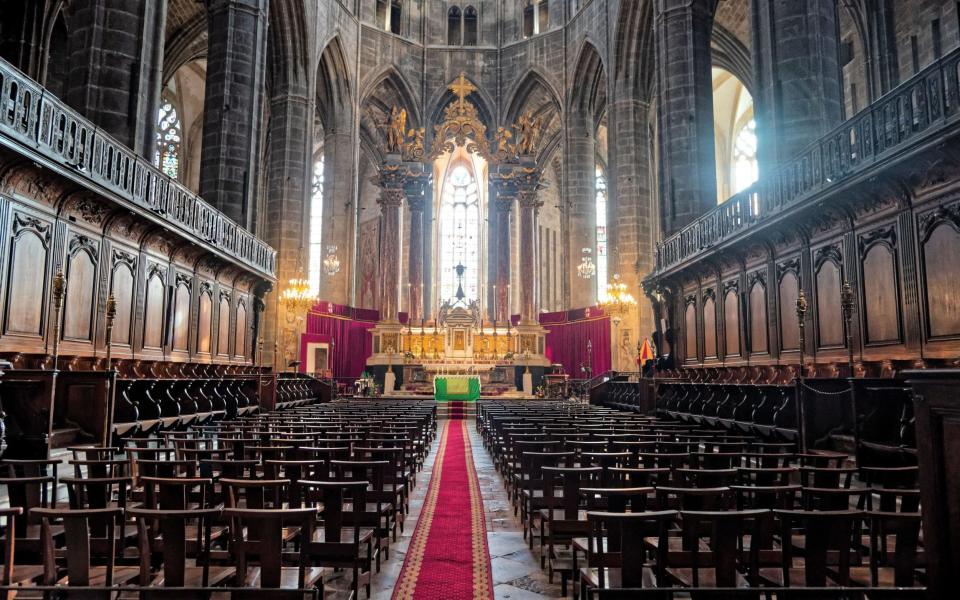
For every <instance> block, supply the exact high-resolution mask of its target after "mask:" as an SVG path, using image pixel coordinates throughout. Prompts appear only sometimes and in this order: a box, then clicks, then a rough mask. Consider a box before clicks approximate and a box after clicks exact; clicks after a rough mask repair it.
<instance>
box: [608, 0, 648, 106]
mask: <svg viewBox="0 0 960 600" xmlns="http://www.w3.org/2000/svg"><path fill="white" fill-rule="evenodd" d="M614 68H615V71H614V75H613V76H614V82H615V85H616V86H617V89H620V90H622V91H624V92H626V93H628V94H629V96H630V97H633V98H649V97H650V94H651V92H652V88H653V79H654V73H655V71H654V69H655V65H654V46H653V3H652V2H622V3H621V4H620V14H619V15H618V17H617V31H616V38H615V40H614Z"/></svg>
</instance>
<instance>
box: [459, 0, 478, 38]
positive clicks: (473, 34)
mask: <svg viewBox="0 0 960 600" xmlns="http://www.w3.org/2000/svg"><path fill="white" fill-rule="evenodd" d="M477 21H478V18H477V9H475V8H474V7H472V6H468V7H467V8H466V9H465V10H464V11H463V45H464V46H476V45H477V37H478V36H477Z"/></svg>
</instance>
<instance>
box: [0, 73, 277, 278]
mask: <svg viewBox="0 0 960 600" xmlns="http://www.w3.org/2000/svg"><path fill="white" fill-rule="evenodd" d="M10 141H12V142H14V143H15V144H16V145H18V146H21V147H24V148H27V149H30V150H32V151H34V152H36V153H38V154H40V155H41V156H42V157H44V158H46V159H49V160H50V161H52V162H54V163H56V164H59V165H61V166H63V167H66V168H67V169H69V170H70V171H71V172H73V173H75V174H77V175H80V176H81V177H83V178H84V179H86V180H87V181H89V182H90V183H92V184H95V185H96V186H99V187H100V188H102V189H105V190H106V191H108V192H112V193H113V194H116V195H117V196H119V197H120V198H122V199H123V200H125V201H127V202H130V203H132V204H134V205H136V206H139V207H141V208H144V209H146V210H149V211H150V212H152V213H153V214H155V215H157V216H158V217H161V218H162V219H163V220H164V221H165V222H166V223H167V224H168V225H169V226H170V227H171V228H172V229H174V230H177V231H180V232H182V233H186V234H188V235H189V237H190V238H191V239H198V240H200V241H201V242H203V243H206V244H209V245H210V246H213V247H215V248H216V249H217V250H219V251H220V252H223V253H225V254H227V255H228V256H230V257H231V258H233V259H235V260H237V261H239V262H241V263H242V264H244V265H246V266H248V267H250V268H252V269H254V270H256V271H258V272H259V273H261V274H264V275H268V276H270V277H273V276H274V275H276V252H275V251H274V250H273V248H271V247H270V246H269V245H267V244H266V243H264V242H262V241H261V240H259V239H257V238H256V236H254V235H253V234H252V233H250V232H249V231H247V230H245V229H243V228H242V227H240V226H239V225H237V224H236V223H234V222H233V221H231V220H230V219H229V218H227V217H226V216H224V215H223V214H221V213H220V212H219V211H218V210H217V209H215V208H214V207H213V206H211V205H210V204H208V203H206V202H205V201H204V200H203V199H202V198H200V197H199V196H197V195H196V194H194V193H193V192H191V191H190V190H188V189H187V188H185V187H184V186H183V185H181V184H180V183H179V182H177V181H176V180H174V179H172V178H170V177H168V176H167V175H165V174H164V173H163V172H161V171H160V170H159V169H157V168H156V167H154V166H153V165H152V164H150V162H149V161H146V160H144V159H143V158H142V157H140V156H137V155H136V154H135V153H134V152H133V151H132V150H130V149H129V148H127V147H125V146H124V145H123V144H120V143H119V142H117V141H116V140H114V139H113V138H112V137H110V136H109V135H108V134H106V133H104V132H103V131H101V130H99V129H98V128H97V127H96V126H95V125H94V124H93V123H91V122H90V121H88V120H87V119H85V118H83V117H82V116H80V115H79V114H78V113H77V112H76V111H74V110H73V109H71V108H69V107H68V106H67V105H66V104H64V103H63V102H62V101H61V100H60V99H58V98H57V97H56V96H54V95H53V94H51V93H50V92H49V91H47V90H45V89H44V88H43V87H41V86H40V84H38V83H37V82H35V81H33V80H32V79H30V78H29V77H27V76H26V75H24V74H23V73H21V72H20V71H18V70H17V69H16V68H15V67H13V66H12V65H11V64H10V63H8V62H6V61H4V60H0V143H5V142H10Z"/></svg>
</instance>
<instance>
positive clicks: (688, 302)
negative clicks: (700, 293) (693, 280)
mask: <svg viewBox="0 0 960 600" xmlns="http://www.w3.org/2000/svg"><path fill="white" fill-rule="evenodd" d="M683 303H684V304H685V305H687V306H689V305H691V304H693V305H694V306H696V305H697V296H696V294H690V295H689V296H687V297H686V298H684V299H683Z"/></svg>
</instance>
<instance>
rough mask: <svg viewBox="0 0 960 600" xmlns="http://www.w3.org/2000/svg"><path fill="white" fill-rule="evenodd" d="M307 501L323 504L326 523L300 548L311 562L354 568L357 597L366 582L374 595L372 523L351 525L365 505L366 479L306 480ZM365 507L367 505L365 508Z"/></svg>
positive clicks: (368, 592)
mask: <svg viewBox="0 0 960 600" xmlns="http://www.w3.org/2000/svg"><path fill="white" fill-rule="evenodd" d="M302 483H303V486H304V488H305V491H306V494H305V497H306V501H307V502H308V503H310V504H322V506H323V508H322V509H321V516H322V518H323V523H322V526H321V527H319V528H318V529H317V530H316V531H315V532H314V536H313V538H311V539H310V540H304V541H303V542H302V543H301V546H300V551H301V552H302V553H304V554H305V555H306V560H307V561H308V562H309V564H312V565H317V566H320V567H332V568H338V569H350V570H351V571H352V573H353V579H352V582H351V586H352V589H353V594H354V597H359V593H360V592H359V588H360V585H363V586H364V588H365V590H366V592H367V598H369V597H370V591H371V590H370V587H371V571H372V567H373V560H374V556H373V538H374V529H373V528H372V527H359V526H351V525H349V523H350V522H354V523H355V522H357V521H358V519H356V518H355V517H354V515H353V514H352V513H353V512H354V511H355V510H356V509H358V508H360V507H365V506H366V503H367V500H366V495H367V486H368V483H367V482H366V481H304V482H302ZM361 510H364V509H361Z"/></svg>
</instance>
